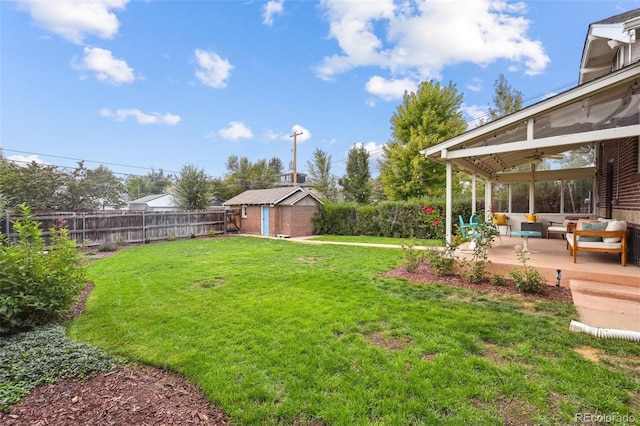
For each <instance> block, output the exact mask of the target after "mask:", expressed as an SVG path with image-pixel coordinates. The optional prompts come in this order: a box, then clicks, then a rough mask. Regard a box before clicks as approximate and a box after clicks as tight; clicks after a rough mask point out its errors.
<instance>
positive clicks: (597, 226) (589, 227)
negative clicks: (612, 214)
mask: <svg viewBox="0 0 640 426" xmlns="http://www.w3.org/2000/svg"><path fill="white" fill-rule="evenodd" d="M578 229H579V230H582V231H604V230H605V229H607V222H598V221H597V220H596V221H595V222H587V221H583V220H581V221H579V222H578ZM578 241H582V242H585V243H586V242H589V243H597V242H600V241H602V237H592V236H586V235H578Z"/></svg>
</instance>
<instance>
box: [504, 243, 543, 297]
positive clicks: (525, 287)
mask: <svg viewBox="0 0 640 426" xmlns="http://www.w3.org/2000/svg"><path fill="white" fill-rule="evenodd" d="M515 248H516V255H517V256H518V261H519V262H520V263H521V264H522V269H521V270H517V269H511V270H509V275H510V276H511V278H512V279H513V282H514V283H515V285H516V288H517V289H518V290H519V291H520V292H522V293H544V292H545V290H546V289H547V280H546V279H545V278H544V277H543V276H542V275H541V274H540V272H538V270H537V269H535V268H534V267H532V266H530V265H528V264H527V261H528V260H529V258H528V257H527V253H526V252H525V251H524V250H522V247H520V245H516V247H515Z"/></svg>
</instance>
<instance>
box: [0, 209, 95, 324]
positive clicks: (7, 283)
mask: <svg viewBox="0 0 640 426" xmlns="http://www.w3.org/2000/svg"><path fill="white" fill-rule="evenodd" d="M20 209H21V211H22V217H21V219H19V220H16V221H15V222H13V227H14V229H15V230H16V231H17V233H18V241H17V242H16V243H15V244H10V243H9V241H8V239H7V238H6V236H4V235H2V234H0V238H2V243H3V244H0V334H7V333H13V332H16V331H19V330H24V329H28V328H31V327H35V326H37V325H41V324H46V323H47V322H49V321H52V320H55V319H57V318H59V317H61V316H62V315H64V314H66V313H67V312H68V311H69V309H70V308H71V306H72V305H73V302H74V301H75V300H76V298H77V296H78V295H79V294H80V291H81V290H82V288H83V286H84V285H85V284H86V276H85V270H84V268H83V267H82V266H80V265H79V261H80V256H79V254H78V251H77V249H76V245H75V242H73V240H71V238H70V237H69V232H68V230H67V229H58V230H56V229H51V230H50V244H49V247H48V248H47V247H46V246H45V241H44V238H43V235H42V230H41V229H40V223H39V222H36V221H35V220H33V218H31V216H30V213H31V211H30V210H29V209H28V208H27V207H26V206H25V205H24V204H23V205H21V206H20Z"/></svg>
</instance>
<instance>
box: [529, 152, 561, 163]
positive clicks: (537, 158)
mask: <svg viewBox="0 0 640 426" xmlns="http://www.w3.org/2000/svg"><path fill="white" fill-rule="evenodd" d="M524 158H528V159H529V160H530V161H531V162H538V163H539V162H541V161H542V160H545V159H549V160H562V159H564V155H562V154H549V155H544V152H539V151H536V152H534V153H532V154H531V155H527V156H525V157H524Z"/></svg>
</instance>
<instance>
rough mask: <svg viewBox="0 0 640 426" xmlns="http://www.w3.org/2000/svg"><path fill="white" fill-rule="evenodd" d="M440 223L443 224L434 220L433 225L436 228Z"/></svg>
mask: <svg viewBox="0 0 640 426" xmlns="http://www.w3.org/2000/svg"><path fill="white" fill-rule="evenodd" d="M440 223H441V222H440V221H439V220H434V221H433V224H434V225H435V226H438V225H440Z"/></svg>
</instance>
